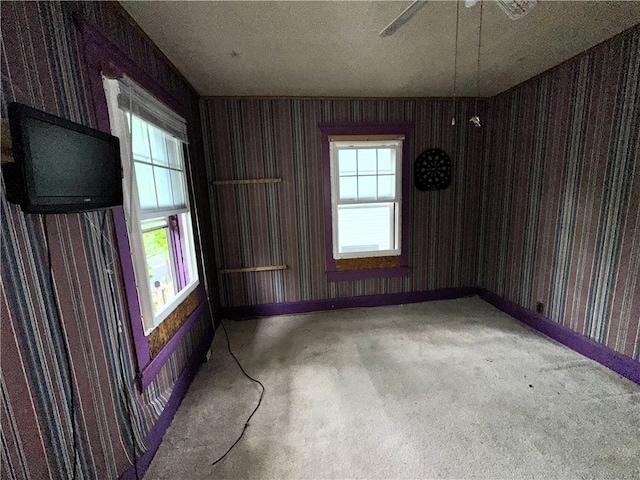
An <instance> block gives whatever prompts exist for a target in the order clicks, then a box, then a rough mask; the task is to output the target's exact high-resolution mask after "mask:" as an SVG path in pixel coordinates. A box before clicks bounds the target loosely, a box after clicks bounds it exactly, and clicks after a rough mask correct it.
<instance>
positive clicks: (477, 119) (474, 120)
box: [469, 0, 484, 128]
mask: <svg viewBox="0 0 640 480" xmlns="http://www.w3.org/2000/svg"><path fill="white" fill-rule="evenodd" d="M483 6H484V0H480V27H479V28H478V66H477V69H476V101H475V115H474V116H473V117H471V118H470V119H469V121H471V122H472V123H473V124H474V125H475V126H476V127H478V128H480V126H481V125H480V116H479V115H478V95H479V94H480V48H481V46H482V7H483Z"/></svg>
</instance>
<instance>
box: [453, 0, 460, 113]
mask: <svg viewBox="0 0 640 480" xmlns="http://www.w3.org/2000/svg"><path fill="white" fill-rule="evenodd" d="M459 25H460V1H459V0H457V1H456V49H455V53H454V55H453V116H452V117H451V126H455V124H456V92H457V87H458V26H459Z"/></svg>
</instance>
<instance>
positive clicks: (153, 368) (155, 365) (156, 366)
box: [140, 285, 206, 390]
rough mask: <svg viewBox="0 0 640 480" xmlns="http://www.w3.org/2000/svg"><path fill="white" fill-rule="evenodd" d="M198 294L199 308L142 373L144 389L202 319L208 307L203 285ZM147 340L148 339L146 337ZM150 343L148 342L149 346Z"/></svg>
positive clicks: (199, 287)
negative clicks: (205, 308) (197, 321)
mask: <svg viewBox="0 0 640 480" xmlns="http://www.w3.org/2000/svg"><path fill="white" fill-rule="evenodd" d="M197 292H198V306H197V307H196V308H195V310H194V311H193V312H191V313H190V314H189V316H188V317H187V319H186V320H185V321H184V323H183V324H182V325H181V326H180V328H178V330H177V331H176V333H174V334H173V336H172V337H171V339H170V340H169V341H168V342H167V343H166V345H165V346H164V347H162V350H160V352H159V353H158V354H157V355H156V356H155V357H154V358H153V359H152V360H151V362H149V364H148V365H147V366H146V367H145V368H144V370H142V372H140V377H141V381H142V389H143V390H144V389H145V388H147V387H148V386H149V385H151V383H152V382H153V380H154V379H155V378H156V375H157V374H158V373H159V372H160V370H162V367H163V366H164V364H165V362H166V361H167V360H169V357H171V355H172V354H173V352H174V351H175V349H176V348H177V347H178V345H179V344H180V342H181V341H182V339H183V338H184V336H185V335H186V334H187V332H189V330H191V327H192V326H193V324H194V323H195V321H196V320H197V319H198V318H200V316H201V315H202V312H203V311H204V307H205V306H206V298H204V297H205V295H204V293H203V288H202V285H199V286H198V287H197ZM145 339H146V337H145ZM148 344H149V342H148V341H147V345H148Z"/></svg>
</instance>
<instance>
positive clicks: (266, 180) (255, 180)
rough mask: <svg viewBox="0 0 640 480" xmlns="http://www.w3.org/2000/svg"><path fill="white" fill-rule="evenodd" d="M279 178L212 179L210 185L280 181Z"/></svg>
mask: <svg viewBox="0 0 640 480" xmlns="http://www.w3.org/2000/svg"><path fill="white" fill-rule="evenodd" d="M280 182H282V179H281V178H254V179H247V180H213V181H212V182H211V185H214V186H218V185H255V184H260V183H280Z"/></svg>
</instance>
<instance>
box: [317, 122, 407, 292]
mask: <svg viewBox="0 0 640 480" xmlns="http://www.w3.org/2000/svg"><path fill="white" fill-rule="evenodd" d="M318 127H319V128H320V131H321V132H322V135H321V142H322V143H321V147H322V163H323V170H324V200H325V201H324V214H325V225H326V229H325V245H326V275H327V279H328V280H329V281H331V282H340V281H350V280H362V279H368V278H385V277H386V278H389V277H403V276H406V275H408V274H409V271H410V269H409V242H408V239H409V235H408V234H409V217H410V215H409V205H410V194H411V192H410V189H409V187H408V182H409V174H410V168H409V167H410V163H411V161H410V145H411V134H412V132H413V123H411V122H381V123H325V122H321V123H319V124H318Z"/></svg>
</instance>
